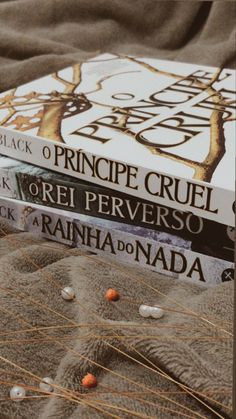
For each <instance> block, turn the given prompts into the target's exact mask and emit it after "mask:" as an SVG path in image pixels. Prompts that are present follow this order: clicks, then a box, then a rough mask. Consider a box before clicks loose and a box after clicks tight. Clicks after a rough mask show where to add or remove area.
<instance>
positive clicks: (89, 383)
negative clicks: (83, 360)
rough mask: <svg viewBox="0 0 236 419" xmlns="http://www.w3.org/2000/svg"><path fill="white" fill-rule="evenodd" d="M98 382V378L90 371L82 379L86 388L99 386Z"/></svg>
mask: <svg viewBox="0 0 236 419" xmlns="http://www.w3.org/2000/svg"><path fill="white" fill-rule="evenodd" d="M97 384H98V382H97V379H96V377H95V376H94V375H93V374H90V373H88V374H86V375H85V376H84V378H83V379H82V386H83V387H85V388H93V387H97Z"/></svg>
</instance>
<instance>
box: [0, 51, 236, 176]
mask: <svg viewBox="0 0 236 419" xmlns="http://www.w3.org/2000/svg"><path fill="white" fill-rule="evenodd" d="M116 59H126V60H128V61H132V62H134V63H135V64H137V65H138V66H141V67H144V68H145V69H147V70H148V71H150V72H152V73H156V74H157V75H165V76H168V77H171V78H175V79H177V80H183V79H185V78H186V77H185V76H181V75H177V74H173V73H170V72H167V71H163V70H159V69H157V68H155V67H153V66H152V65H150V64H147V63H145V62H144V61H142V60H139V59H136V58H133V57H129V56H126V55H125V56H121V55H117V56H116ZM104 61H105V60H104ZM83 64H84V63H79V64H76V65H73V66H72V70H73V77H72V81H68V80H66V79H64V78H62V77H61V76H59V74H58V72H56V73H54V74H52V76H51V77H52V78H53V79H55V80H56V81H58V82H59V83H61V84H62V85H63V86H64V91H63V92H58V91H56V90H54V91H51V92H50V93H47V94H42V93H37V92H34V91H32V92H29V93H28V94H26V95H24V96H16V89H14V90H11V91H10V92H9V93H7V95H5V96H4V97H2V98H0V110H2V109H8V115H7V116H5V117H4V119H3V120H2V121H0V125H2V126H5V127H11V128H13V129H16V130H18V131H21V132H25V131H29V130H31V129H33V128H36V129H37V135H38V136H40V137H43V138H45V139H48V140H51V141H58V142H64V139H63V136H62V133H61V125H62V121H63V120H64V119H66V118H70V117H72V116H74V115H78V114H80V113H82V112H86V111H87V110H89V109H90V108H91V107H92V106H93V105H98V106H103V107H108V108H109V109H110V110H111V111H112V112H117V111H118V112H119V115H120V116H119V120H118V122H115V123H114V124H113V125H111V127H110V128H111V129H113V130H118V131H122V133H123V134H126V135H128V136H131V137H132V138H133V140H134V141H137V134H136V133H134V132H132V130H131V129H130V128H128V127H127V122H128V118H129V117H130V116H132V114H131V113H130V111H129V110H128V111H127V110H126V109H124V108H122V107H114V105H109V104H107V103H106V104H104V103H99V102H97V101H93V100H91V99H89V95H90V94H91V93H94V92H96V91H99V90H101V89H102V86H103V83H104V82H105V81H106V80H108V79H109V78H111V77H115V76H117V75H118V74H125V73H130V72H132V71H127V72H123V73H116V74H111V75H109V76H106V77H103V78H101V79H100V80H98V81H97V83H96V88H95V89H94V90H92V91H89V92H85V93H76V92H75V91H76V89H77V88H78V86H79V85H80V84H81V82H82V65H83ZM221 71H222V70H221V69H219V70H217V72H216V73H215V75H214V76H213V78H212V79H211V80H210V82H209V83H207V84H205V83H203V82H202V81H200V80H198V79H197V78H196V77H193V76H190V77H189V78H188V79H189V80H191V81H192V82H193V83H194V84H195V85H196V86H198V87H200V88H201V89H203V90H204V91H205V92H207V93H209V96H211V99H212V101H213V110H212V113H211V116H210V119H209V126H210V138H209V151H208V153H207V155H206V156H205V158H204V160H203V161H201V162H198V161H194V160H192V159H190V158H187V157H184V156H180V155H177V154H175V153H172V152H168V151H166V150H163V148H166V147H176V146H177V147H178V144H177V145H174V146H173V145H171V144H170V145H165V147H164V146H163V147H161V146H159V145H158V146H155V145H153V144H152V143H151V144H150V145H149V144H144V147H146V148H147V149H148V150H149V151H150V152H151V153H152V154H154V155H157V156H162V157H165V158H168V159H170V160H173V161H175V162H178V163H182V164H184V165H186V166H188V167H190V168H192V169H194V174H193V179H198V180H202V181H207V182H210V181H211V178H212V176H213V174H214V171H215V169H216V168H217V166H218V164H219V162H220V161H221V160H222V158H223V156H224V154H225V135H224V123H225V122H226V121H229V120H230V119H228V118H224V116H223V115H224V111H225V106H229V104H230V103H231V102H230V101H225V99H224V98H223V96H222V94H221V93H220V92H218V91H217V90H215V89H214V87H213V85H214V83H215V82H217V81H218V80H219V77H220V74H221ZM133 72H136V71H133ZM24 106H30V107H31V106H32V108H31V109H35V110H36V112H35V114H33V115H21V114H19V112H20V111H21V109H22V108H23V107H24Z"/></svg>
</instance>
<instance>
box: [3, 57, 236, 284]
mask: <svg viewBox="0 0 236 419" xmlns="http://www.w3.org/2000/svg"><path fill="white" fill-rule="evenodd" d="M234 86H235V72H234V71H233V70H228V69H222V70H221V69H216V68H211V67H205V66H198V65H192V64H183V63H176V62H170V61H162V60H156V59H150V58H137V57H132V56H120V55H115V54H104V55H102V56H99V57H96V58H94V59H92V60H88V61H86V62H83V63H78V64H76V65H74V66H72V67H69V68H66V69H64V70H61V71H59V72H56V73H54V74H51V75H49V76H46V77H43V78H42V79H38V80H35V81H33V82H30V83H28V84H26V85H23V86H20V87H18V88H15V89H12V90H9V91H8V92H5V93H2V94H0V154H1V156H0V218H2V219H4V220H7V221H8V222H9V223H11V224H12V225H14V226H15V227H18V228H19V229H21V230H23V231H31V232H32V233H34V234H37V235H40V236H42V237H45V238H48V239H52V240H55V241H59V242H62V243H65V244H69V245H71V246H75V247H79V248H81V249H85V250H90V251H93V252H95V253H98V254H100V255H106V257H110V258H115V259H117V260H120V261H124V262H128V263H131V264H134V265H140V266H142V267H146V268H149V269H151V270H153V271H156V272H160V273H163V274H167V275H169V276H172V277H174V278H183V279H188V280H192V281H202V282H203V283H207V284H208V285H216V284H218V283H220V282H222V281H223V282H224V281H229V280H232V279H233V277H234V263H233V259H234V223H235V217H234V211H235V206H234V205H235V204H234V200H235V196H234V195H235V191H234V170H235V161H234V158H235V108H236V106H235V88H234Z"/></svg>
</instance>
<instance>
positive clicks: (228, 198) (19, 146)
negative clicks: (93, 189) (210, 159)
mask: <svg viewBox="0 0 236 419" xmlns="http://www.w3.org/2000/svg"><path fill="white" fill-rule="evenodd" d="M0 154H3V155H5V156H9V157H12V158H14V159H18V160H21V161H25V162H28V163H31V164H34V165H36V166H39V167H44V168H46V169H49V170H54V171H56V172H59V173H63V174H66V175H70V176H73V177H75V178H77V179H82V180H85V181H87V182H92V183H95V184H98V185H101V186H104V187H108V188H111V189H113V190H116V191H120V192H124V193H127V194H129V195H132V196H135V197H138V198H142V199H145V200H147V201H151V202H154V203H156V204H159V205H166V206H168V207H170V208H174V209H178V210H181V211H184V212H192V213H194V214H196V215H198V216H199V217H202V218H205V219H209V220H212V221H216V222H218V223H221V224H225V225H229V226H233V227H234V225H235V213H234V212H235V203H234V201H235V196H234V191H230V190H226V189H223V188H218V187H214V186H207V184H206V183H204V182H201V181H196V180H191V181H190V180H187V179H184V178H180V177H173V176H171V175H169V174H166V173H162V172H157V171H150V170H148V169H146V168H144V167H141V166H132V165H131V164H125V163H124V162H121V161H119V160H112V159H109V158H107V157H103V156H99V155H93V154H92V153H89V152H84V151H83V150H80V149H79V150H78V149H77V150H76V149H75V148H70V147H68V146H66V145H65V144H61V143H58V142H53V141H50V140H46V139H42V138H39V137H37V138H36V137H33V136H30V135H28V134H25V133H24V134H22V133H19V132H17V131H14V130H9V129H7V128H5V127H3V126H0Z"/></svg>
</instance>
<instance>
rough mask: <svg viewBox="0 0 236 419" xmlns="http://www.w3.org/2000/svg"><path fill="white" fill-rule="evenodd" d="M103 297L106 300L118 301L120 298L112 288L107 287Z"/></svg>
mask: <svg viewBox="0 0 236 419" xmlns="http://www.w3.org/2000/svg"><path fill="white" fill-rule="evenodd" d="M105 298H106V300H108V301H118V300H119V298H120V294H119V293H118V291H116V290H114V289H113V288H109V289H108V290H107V292H106V294H105Z"/></svg>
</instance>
